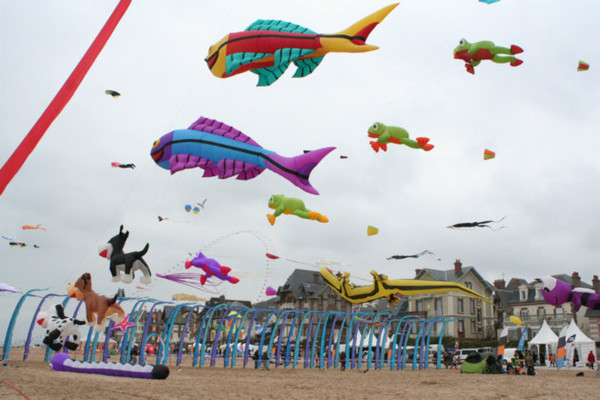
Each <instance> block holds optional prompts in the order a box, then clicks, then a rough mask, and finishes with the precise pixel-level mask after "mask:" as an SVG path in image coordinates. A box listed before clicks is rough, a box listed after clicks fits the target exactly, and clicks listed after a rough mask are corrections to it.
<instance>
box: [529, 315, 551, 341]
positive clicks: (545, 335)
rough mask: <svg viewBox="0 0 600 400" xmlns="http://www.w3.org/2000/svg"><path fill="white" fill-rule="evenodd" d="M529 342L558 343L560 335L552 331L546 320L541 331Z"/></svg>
mask: <svg viewBox="0 0 600 400" xmlns="http://www.w3.org/2000/svg"><path fill="white" fill-rule="evenodd" d="M529 344H530V345H532V344H554V345H556V344H558V336H556V333H554V332H552V329H550V327H549V326H548V323H547V322H546V320H544V322H543V323H542V327H541V328H540V331H539V332H538V333H537V335H535V337H534V338H533V339H531V340H530V341H529Z"/></svg>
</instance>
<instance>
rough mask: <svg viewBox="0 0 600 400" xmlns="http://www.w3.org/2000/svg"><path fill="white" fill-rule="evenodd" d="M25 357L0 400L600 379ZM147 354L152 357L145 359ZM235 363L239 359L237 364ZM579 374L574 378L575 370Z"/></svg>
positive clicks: (511, 385)
mask: <svg viewBox="0 0 600 400" xmlns="http://www.w3.org/2000/svg"><path fill="white" fill-rule="evenodd" d="M41 360H43V356H42V354H41V353H40V354H32V355H30V358H29V359H28V360H27V361H22V356H21V357H13V354H12V352H11V358H10V359H9V360H7V361H4V362H3V363H2V364H4V363H5V364H6V366H3V365H1V364H0V399H6V400H8V399H23V398H24V397H23V396H22V395H20V394H19V393H18V392H17V391H16V390H14V389H12V388H11V387H9V386H8V385H7V384H6V383H5V382H3V381H6V382H8V383H10V384H11V385H13V386H15V387H17V388H18V389H19V390H21V391H22V392H23V393H24V394H25V395H26V396H27V397H29V398H30V399H32V400H34V399H36V400H38V399H39V400H42V399H52V400H57V399H65V400H76V399H77V400H78V399H102V400H104V399H115V400H116V399H118V400H127V399H173V400H175V399H281V400H295V399H345V400H348V399H418V400H425V399H440V400H442V399H444V400H445V399H458V400H461V399H586V400H590V399H594V398H598V394H599V393H600V378H599V377H596V375H595V371H592V370H589V369H583V368H577V369H575V368H571V369H567V368H564V369H562V370H560V371H557V370H556V369H543V368H537V370H536V372H537V375H536V376H525V375H521V376H515V375H480V374H472V375H468V374H461V373H460V371H459V370H457V369H441V370H435V369H434V368H429V369H427V370H422V371H418V370H415V371H413V370H412V369H407V370H404V371H390V370H389V367H388V368H387V369H384V370H370V371H367V372H365V370H364V369H362V370H360V371H358V370H349V369H347V370H346V371H344V372H342V371H340V370H339V368H338V369H324V370H318V369H304V368H302V367H297V368H295V369H292V368H289V367H288V368H285V369H284V368H282V367H279V368H274V367H273V366H272V367H271V368H270V370H269V371H265V370H263V369H254V365H253V364H251V363H249V364H248V366H247V367H246V368H241V367H239V366H236V367H235V368H227V369H225V368H223V367H222V366H218V367H213V368H211V367H202V368H193V367H191V366H190V365H189V363H188V365H185V366H183V367H181V368H179V367H176V366H175V364H174V362H172V364H171V365H170V366H169V368H170V375H169V377H168V378H167V379H166V380H152V379H134V378H122V377H115V376H104V375H95V374H83V373H72V372H57V371H54V370H52V369H51V368H50V367H49V366H48V363H46V362H44V361H41ZM153 361H154V357H152V362H153ZM240 364H241V363H240ZM582 371H583V372H584V376H582V377H577V376H576V374H577V373H578V372H582Z"/></svg>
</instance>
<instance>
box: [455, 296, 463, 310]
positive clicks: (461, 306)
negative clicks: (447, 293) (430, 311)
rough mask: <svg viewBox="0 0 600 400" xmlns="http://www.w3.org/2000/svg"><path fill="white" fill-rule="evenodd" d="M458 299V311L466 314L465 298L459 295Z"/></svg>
mask: <svg viewBox="0 0 600 400" xmlns="http://www.w3.org/2000/svg"><path fill="white" fill-rule="evenodd" d="M456 301H457V303H456V305H457V308H458V313H459V314H464V312H465V306H464V304H463V299H462V298H460V297H459V298H458V299H457V300H456Z"/></svg>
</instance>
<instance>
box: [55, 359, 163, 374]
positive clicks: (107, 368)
mask: <svg viewBox="0 0 600 400" xmlns="http://www.w3.org/2000/svg"><path fill="white" fill-rule="evenodd" d="M50 366H51V367H52V368H53V369H54V370H55V371H67V372H83V373H87V374H101V375H114V376H124V377H127V378H143V379H167V377H168V376H169V367H167V366H166V365H140V364H137V365H131V364H117V363H104V362H99V363H89V362H81V361H74V360H71V359H70V358H69V355H68V354H67V353H56V354H55V355H54V357H52V360H51V361H50Z"/></svg>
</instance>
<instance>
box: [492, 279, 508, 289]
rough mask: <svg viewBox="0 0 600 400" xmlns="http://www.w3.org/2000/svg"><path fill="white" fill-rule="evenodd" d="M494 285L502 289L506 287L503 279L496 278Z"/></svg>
mask: <svg viewBox="0 0 600 400" xmlns="http://www.w3.org/2000/svg"><path fill="white" fill-rule="evenodd" d="M494 287H495V288H496V289H501V290H504V289H506V282H505V281H504V279H496V280H495V281H494Z"/></svg>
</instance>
